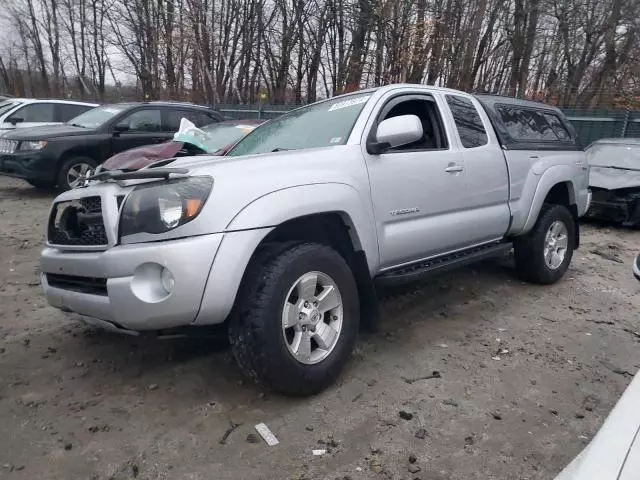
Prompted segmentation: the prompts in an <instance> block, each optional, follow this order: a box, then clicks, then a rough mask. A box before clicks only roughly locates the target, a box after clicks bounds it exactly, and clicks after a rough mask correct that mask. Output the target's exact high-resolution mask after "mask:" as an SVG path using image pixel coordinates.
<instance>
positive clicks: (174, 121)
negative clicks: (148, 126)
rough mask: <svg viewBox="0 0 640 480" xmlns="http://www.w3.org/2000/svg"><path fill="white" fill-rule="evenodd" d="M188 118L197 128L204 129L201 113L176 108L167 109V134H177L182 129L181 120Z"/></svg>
mask: <svg viewBox="0 0 640 480" xmlns="http://www.w3.org/2000/svg"><path fill="white" fill-rule="evenodd" d="M183 118H186V119H187V120H189V121H190V122H193V124H194V125H195V126H196V127H202V126H203V123H202V119H201V117H200V112H196V111H193V110H178V109H175V108H167V109H165V121H164V123H165V130H166V131H167V132H177V131H178V129H179V128H180V120H182V119H183Z"/></svg>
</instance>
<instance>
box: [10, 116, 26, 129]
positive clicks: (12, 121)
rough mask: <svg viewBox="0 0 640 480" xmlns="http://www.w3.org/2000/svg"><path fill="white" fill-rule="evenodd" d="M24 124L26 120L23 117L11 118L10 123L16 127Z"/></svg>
mask: <svg viewBox="0 0 640 480" xmlns="http://www.w3.org/2000/svg"><path fill="white" fill-rule="evenodd" d="M22 122H24V118H21V117H11V118H10V119H9V123H10V124H11V125H13V126H14V127H15V126H16V124H17V123H22Z"/></svg>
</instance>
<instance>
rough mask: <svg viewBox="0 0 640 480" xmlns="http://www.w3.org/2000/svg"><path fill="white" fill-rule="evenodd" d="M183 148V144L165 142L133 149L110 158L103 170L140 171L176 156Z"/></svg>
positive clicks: (104, 164) (103, 165)
mask: <svg viewBox="0 0 640 480" xmlns="http://www.w3.org/2000/svg"><path fill="white" fill-rule="evenodd" d="M182 146H183V143H182V142H165V143H160V144H157V145H145V146H143V147H138V148H132V149H130V150H125V151H124V152H120V153H117V154H115V155H114V156H112V157H110V158H109V159H107V160H106V161H105V162H104V163H103V164H102V168H104V169H105V170H139V169H140V168H143V167H146V166H147V165H151V164H152V163H154V162H157V161H159V160H166V159H168V158H171V157H173V156H175V155H176V153H178V152H179V151H180V149H182Z"/></svg>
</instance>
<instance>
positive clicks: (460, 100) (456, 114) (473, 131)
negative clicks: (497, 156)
mask: <svg viewBox="0 0 640 480" xmlns="http://www.w3.org/2000/svg"><path fill="white" fill-rule="evenodd" d="M447 103H448V104H449V108H450V109H451V113H452V115H453V119H454V120H455V122H456V128H457V129H458V133H459V134H460V141H461V142H462V146H463V147H464V148H474V147H480V146H482V145H486V144H487V142H488V141H489V139H488V137H487V132H486V130H485V129H484V125H483V124H482V118H480V114H479V113H478V110H476V107H474V105H473V103H471V100H469V99H468V98H464V97H458V96H455V95H447Z"/></svg>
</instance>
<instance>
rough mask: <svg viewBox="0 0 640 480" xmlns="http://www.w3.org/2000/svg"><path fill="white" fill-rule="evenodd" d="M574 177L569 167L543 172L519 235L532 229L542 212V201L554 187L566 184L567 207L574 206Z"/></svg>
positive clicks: (559, 167) (554, 168) (558, 166)
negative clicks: (567, 192)
mask: <svg viewBox="0 0 640 480" xmlns="http://www.w3.org/2000/svg"><path fill="white" fill-rule="evenodd" d="M574 175H575V170H574V169H573V167H572V166H570V165H555V166H553V167H550V168H548V169H547V170H545V172H544V173H543V174H542V176H541V177H540V180H539V181H538V185H537V186H536V191H535V193H534V195H533V201H532V202H531V208H530V209H529V214H528V215H527V220H526V221H525V223H524V226H523V228H522V232H521V233H527V232H529V231H530V230H531V229H532V228H533V226H534V225H535V223H536V221H537V220H538V215H540V210H542V205H543V204H544V200H545V199H546V198H547V195H548V194H549V192H550V191H551V189H552V188H553V187H555V186H556V185H558V184H560V183H564V184H566V185H567V189H568V191H569V205H576V186H575V185H574V183H573V176H574Z"/></svg>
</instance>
